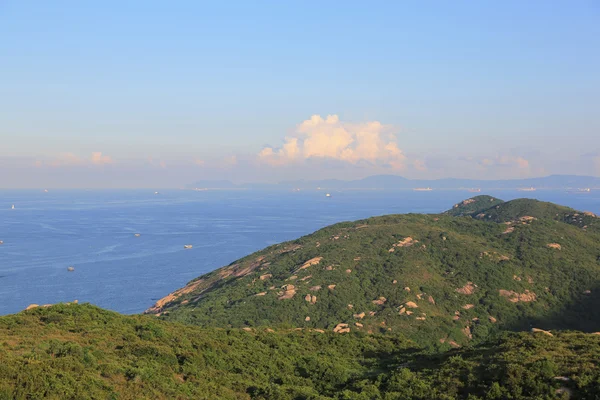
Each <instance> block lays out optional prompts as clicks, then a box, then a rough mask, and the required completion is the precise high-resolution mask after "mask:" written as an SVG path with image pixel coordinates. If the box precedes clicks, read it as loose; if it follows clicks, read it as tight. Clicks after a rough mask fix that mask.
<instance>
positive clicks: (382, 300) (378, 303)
mask: <svg viewBox="0 0 600 400" xmlns="http://www.w3.org/2000/svg"><path fill="white" fill-rule="evenodd" d="M386 301H387V299H386V298H385V297H380V298H378V299H377V300H373V301H372V303H373V304H376V305H379V306H382V305H383V304H384V303H385V302H386Z"/></svg>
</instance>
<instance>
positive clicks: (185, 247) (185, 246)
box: [183, 244, 192, 249]
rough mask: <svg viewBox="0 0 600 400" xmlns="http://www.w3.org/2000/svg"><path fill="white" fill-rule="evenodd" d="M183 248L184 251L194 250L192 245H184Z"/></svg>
mask: <svg viewBox="0 0 600 400" xmlns="http://www.w3.org/2000/svg"><path fill="white" fill-rule="evenodd" d="M183 248H184V249H191V248H192V245H191V244H184V245H183Z"/></svg>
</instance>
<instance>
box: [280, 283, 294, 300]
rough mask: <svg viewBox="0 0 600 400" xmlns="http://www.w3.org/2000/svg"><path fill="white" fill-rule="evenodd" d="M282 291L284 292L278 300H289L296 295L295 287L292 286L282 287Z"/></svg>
mask: <svg viewBox="0 0 600 400" xmlns="http://www.w3.org/2000/svg"><path fill="white" fill-rule="evenodd" d="M282 289H283V290H284V292H283V293H281V295H280V296H279V300H287V299H291V298H292V297H294V295H295V294H296V287H295V286H294V285H283V286H282Z"/></svg>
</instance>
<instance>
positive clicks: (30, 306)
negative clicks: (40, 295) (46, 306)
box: [25, 304, 40, 310]
mask: <svg viewBox="0 0 600 400" xmlns="http://www.w3.org/2000/svg"><path fill="white" fill-rule="evenodd" d="M39 306H40V305H39V304H30V305H28V306H27V308H26V309H25V310H31V309H33V308H38V307H39Z"/></svg>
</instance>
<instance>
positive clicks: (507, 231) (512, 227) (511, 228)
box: [502, 226, 515, 235]
mask: <svg viewBox="0 0 600 400" xmlns="http://www.w3.org/2000/svg"><path fill="white" fill-rule="evenodd" d="M514 231H515V227H514V226H509V227H508V228H506V229H505V230H504V232H502V234H503V235H506V234H508V233H513V232H514Z"/></svg>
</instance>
